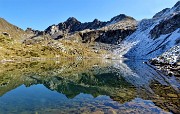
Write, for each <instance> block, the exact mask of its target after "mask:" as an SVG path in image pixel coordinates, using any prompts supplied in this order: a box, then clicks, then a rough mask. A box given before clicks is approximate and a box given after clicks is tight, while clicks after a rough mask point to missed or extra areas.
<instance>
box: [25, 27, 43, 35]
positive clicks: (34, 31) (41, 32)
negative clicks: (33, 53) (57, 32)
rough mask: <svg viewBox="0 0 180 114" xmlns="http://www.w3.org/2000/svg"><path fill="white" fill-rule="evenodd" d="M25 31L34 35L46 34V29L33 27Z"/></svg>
mask: <svg viewBox="0 0 180 114" xmlns="http://www.w3.org/2000/svg"><path fill="white" fill-rule="evenodd" d="M25 32H26V33H28V34H32V35H34V36H39V35H43V34H44V31H39V30H34V29H32V28H27V29H26V30H25Z"/></svg>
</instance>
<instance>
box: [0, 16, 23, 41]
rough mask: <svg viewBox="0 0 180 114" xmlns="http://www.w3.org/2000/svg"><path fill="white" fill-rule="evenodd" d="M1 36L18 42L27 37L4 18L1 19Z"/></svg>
mask: <svg viewBox="0 0 180 114" xmlns="http://www.w3.org/2000/svg"><path fill="white" fill-rule="evenodd" d="M0 34H4V35H7V36H9V37H12V38H14V39H18V40H21V39H22V38H24V37H25V35H26V34H25V31H23V30H22V29H20V28H19V27H17V26H15V25H12V24H10V23H9V22H7V21H6V20H5V19H3V18H0Z"/></svg>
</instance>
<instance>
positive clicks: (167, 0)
mask: <svg viewBox="0 0 180 114" xmlns="http://www.w3.org/2000/svg"><path fill="white" fill-rule="evenodd" d="M177 1H179V0H0V17H2V18H4V19H6V20H7V21H9V22H10V23H12V24H14V25H17V26H18V27H20V28H22V29H26V28H27V27H31V28H33V29H38V30H44V29H45V28H47V27H48V26H49V25H52V24H58V23H59V22H62V21H65V20H66V19H67V18H68V17H76V18H77V19H78V20H79V21H81V22H89V21H92V20H94V19H95V18H97V19H99V20H102V21H108V20H110V19H111V18H112V17H114V16H116V15H119V14H126V15H129V16H132V17H134V18H135V19H137V20H141V19H143V18H151V17H152V16H153V15H154V14H155V13H157V12H159V11H161V10H162V9H164V8H170V7H172V6H173V5H174V4H175V3H176V2H177Z"/></svg>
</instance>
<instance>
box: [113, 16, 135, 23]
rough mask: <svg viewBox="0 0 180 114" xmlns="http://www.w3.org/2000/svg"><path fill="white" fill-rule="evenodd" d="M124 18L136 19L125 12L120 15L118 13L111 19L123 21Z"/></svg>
mask: <svg viewBox="0 0 180 114" xmlns="http://www.w3.org/2000/svg"><path fill="white" fill-rule="evenodd" d="M124 19H132V20H135V19H134V18H132V17H130V16H127V15H125V14H120V15H117V16H115V17H113V18H112V19H111V20H110V21H116V22H118V21H122V20H124Z"/></svg>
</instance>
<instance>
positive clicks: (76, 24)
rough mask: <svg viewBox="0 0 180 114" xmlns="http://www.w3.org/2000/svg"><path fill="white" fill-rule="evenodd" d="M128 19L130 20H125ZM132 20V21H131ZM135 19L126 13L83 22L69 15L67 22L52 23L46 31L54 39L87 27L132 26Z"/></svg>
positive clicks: (116, 27) (115, 27) (114, 27)
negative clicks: (104, 19) (109, 18)
mask: <svg viewBox="0 0 180 114" xmlns="http://www.w3.org/2000/svg"><path fill="white" fill-rule="evenodd" d="M121 21H123V25H122V24H119V23H120V22H121ZM125 21H128V22H125ZM131 21H132V22H131ZM135 21H136V20H135V19H134V18H132V17H130V16H127V15H125V14H120V15H118V16H115V17H113V18H112V19H111V20H110V21H107V22H103V21H100V20H98V19H94V20H93V21H92V22H85V23H81V22H80V21H78V20H77V19H76V18H75V17H69V18H68V19H67V20H66V21H65V22H61V23H59V24H58V25H51V26H49V27H48V28H47V29H46V30H45V33H46V34H49V35H51V36H52V37H53V38H54V39H56V38H57V37H58V36H64V35H65V34H68V33H73V32H77V31H83V30H86V29H90V30H92V29H100V28H102V27H105V26H108V27H110V26H109V25H112V24H113V26H111V27H110V29H111V28H113V29H118V28H119V29H122V28H124V26H126V25H128V26H131V25H133V26H134V24H135ZM116 23H118V26H114V24H116Z"/></svg>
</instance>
